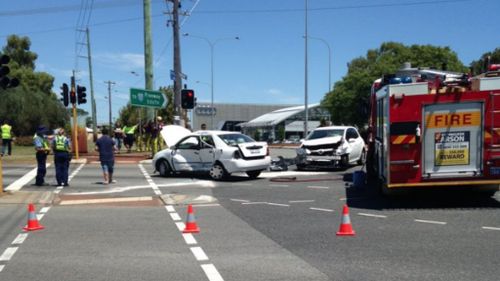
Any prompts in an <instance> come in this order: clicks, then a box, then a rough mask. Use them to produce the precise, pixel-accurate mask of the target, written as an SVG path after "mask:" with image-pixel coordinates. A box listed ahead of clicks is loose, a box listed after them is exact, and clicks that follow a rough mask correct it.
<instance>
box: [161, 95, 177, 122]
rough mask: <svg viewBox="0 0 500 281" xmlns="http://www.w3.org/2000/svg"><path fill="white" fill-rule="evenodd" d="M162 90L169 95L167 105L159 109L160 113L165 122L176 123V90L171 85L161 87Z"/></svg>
mask: <svg viewBox="0 0 500 281" xmlns="http://www.w3.org/2000/svg"><path fill="white" fill-rule="evenodd" d="M160 91H161V92H163V93H164V94H165V95H166V96H167V106H166V107H165V108H161V109H160V110H158V115H159V116H161V117H163V119H164V120H165V124H167V125H170V124H174V112H175V110H174V108H175V107H174V91H173V89H172V88H171V87H160Z"/></svg>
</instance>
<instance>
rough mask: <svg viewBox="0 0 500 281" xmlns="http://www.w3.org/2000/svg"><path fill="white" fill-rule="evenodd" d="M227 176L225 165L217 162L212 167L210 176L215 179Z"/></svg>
mask: <svg viewBox="0 0 500 281" xmlns="http://www.w3.org/2000/svg"><path fill="white" fill-rule="evenodd" d="M225 176H226V170H224V167H223V166H222V165H221V164H219V163H215V164H214V165H213V166H212V168H211V169H210V177H211V178H212V179H214V180H221V179H223V178H224V177H225Z"/></svg>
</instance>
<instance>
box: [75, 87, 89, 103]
mask: <svg viewBox="0 0 500 281" xmlns="http://www.w3.org/2000/svg"><path fill="white" fill-rule="evenodd" d="M85 91H87V88H85V87H83V86H76V95H77V97H78V104H83V103H87V93H86V92H85Z"/></svg>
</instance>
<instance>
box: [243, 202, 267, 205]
mask: <svg viewBox="0 0 500 281" xmlns="http://www.w3.org/2000/svg"><path fill="white" fill-rule="evenodd" d="M261 204H267V202H245V203H241V205H261Z"/></svg>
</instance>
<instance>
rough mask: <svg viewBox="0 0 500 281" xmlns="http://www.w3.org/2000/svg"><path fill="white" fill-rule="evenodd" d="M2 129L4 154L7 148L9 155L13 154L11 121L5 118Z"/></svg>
mask: <svg viewBox="0 0 500 281" xmlns="http://www.w3.org/2000/svg"><path fill="white" fill-rule="evenodd" d="M1 130H2V156H4V155H5V150H7V153H8V155H11V154H12V126H11V125H9V121H7V120H5V121H4V122H3V125H2V127H1Z"/></svg>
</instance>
